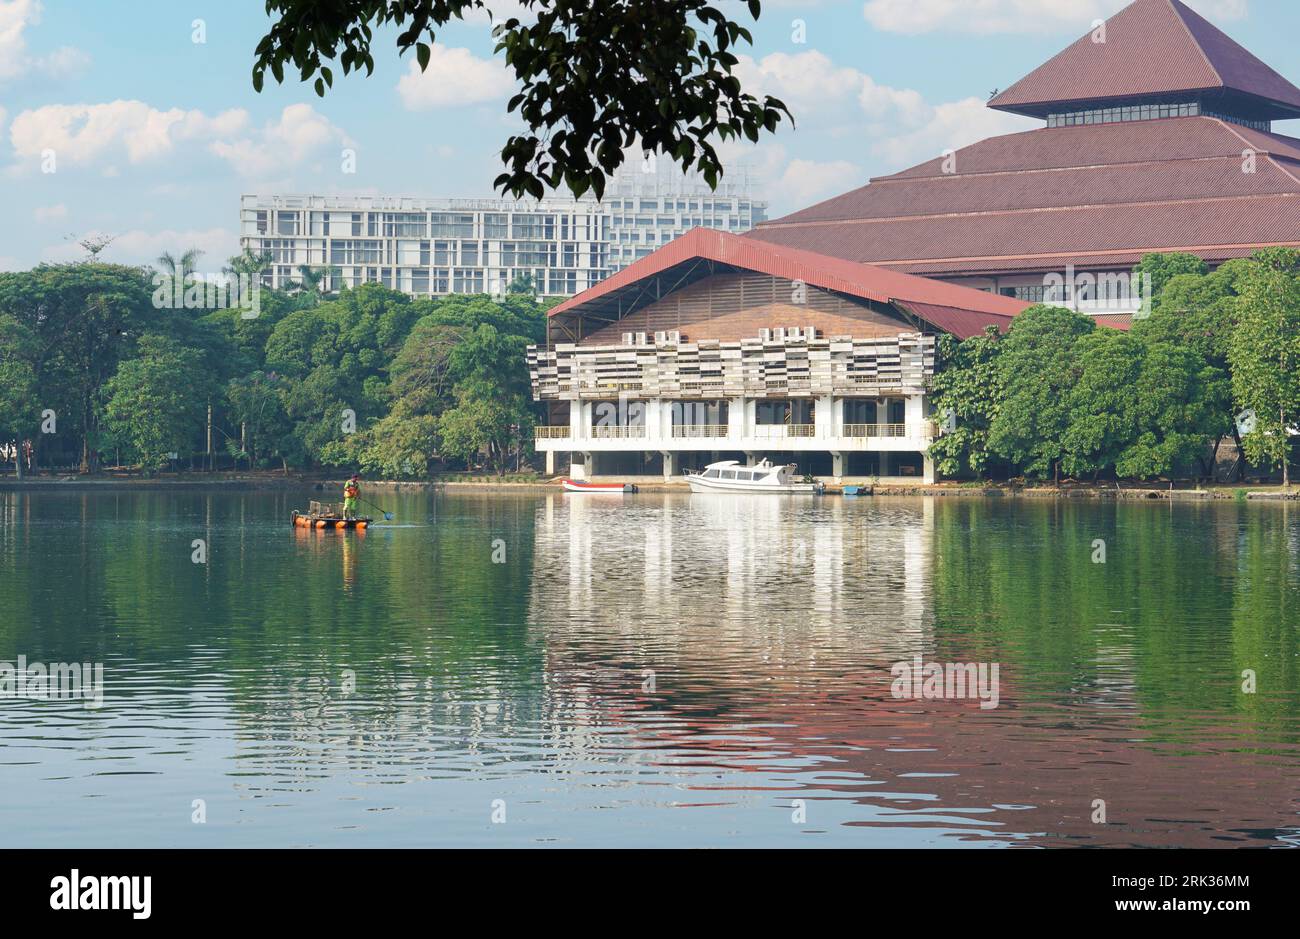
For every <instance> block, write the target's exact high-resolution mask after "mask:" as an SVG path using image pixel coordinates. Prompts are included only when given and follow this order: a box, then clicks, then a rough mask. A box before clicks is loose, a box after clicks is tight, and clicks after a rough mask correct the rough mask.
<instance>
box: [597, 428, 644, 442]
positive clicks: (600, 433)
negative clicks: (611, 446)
mask: <svg viewBox="0 0 1300 939" xmlns="http://www.w3.org/2000/svg"><path fill="white" fill-rule="evenodd" d="M644 436H645V425H644V424H636V425H633V426H631V427H615V426H609V427H593V428H592V429H591V439H593V440H634V439H636V438H638V437H644Z"/></svg>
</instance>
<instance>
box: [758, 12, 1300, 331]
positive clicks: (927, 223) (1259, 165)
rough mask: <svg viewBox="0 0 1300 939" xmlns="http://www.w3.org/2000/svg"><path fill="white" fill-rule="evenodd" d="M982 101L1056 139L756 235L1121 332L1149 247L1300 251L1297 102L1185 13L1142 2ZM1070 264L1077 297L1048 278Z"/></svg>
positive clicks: (826, 206)
mask: <svg viewBox="0 0 1300 939" xmlns="http://www.w3.org/2000/svg"><path fill="white" fill-rule="evenodd" d="M989 106H990V107H992V108H996V109H999V110H1002V111H1010V112H1012V113H1015V114H1022V115H1025V116H1027V117H1031V118H1036V119H1039V120H1042V121H1044V122H1045V125H1046V126H1043V127H1041V128H1038V129H1036V130H1029V131H1027V132H1025V133H1018V134H1011V135H1008V136H1003V137H995V138H992V139H989V140H984V141H981V142H980V143H976V144H973V145H972V146H969V147H964V148H962V149H961V150H958V151H956V152H955V153H951V152H950V153H948V154H944V155H937V156H936V157H935V159H933V160H930V161H929V162H926V163H922V164H921V165H919V166H915V167H912V168H911V169H906V170H903V171H902V172H899V173H895V174H893V175H890V176H884V177H881V178H878V179H873V180H871V182H870V184H869V185H867V186H864V187H862V188H860V189H855V190H853V191H852V192H849V193H846V194H844V195H841V196H838V197H836V198H833V199H829V200H827V201H825V202H822V203H820V204H818V205H814V206H812V207H810V208H806V209H803V210H801V211H798V212H795V213H793V214H791V215H787V216H785V217H783V218H779V219H775V220H773V221H771V222H768V223H764V224H760V226H759V228H758V229H757V231H755V232H754V235H753V236H754V237H755V238H760V239H763V240H764V241H768V242H771V243H773V244H779V245H786V246H790V247H797V248H803V249H805V250H808V251H816V252H819V253H821V254H827V255H833V256H835V257H840V258H845V259H848V260H853V261H864V262H868V263H871V264H880V265H885V266H888V267H890V268H893V269H895V270H899V271H906V272H908V273H912V274H922V275H926V276H933V277H938V278H942V279H945V280H951V281H954V282H957V283H963V284H967V285H970V286H975V287H979V288H981V289H985V290H991V291H994V292H996V293H1003V294H1007V295H1011V296H1016V297H1019V298H1022V299H1026V300H1032V301H1041V300H1044V299H1051V300H1057V301H1074V302H1076V303H1078V305H1080V307H1081V308H1082V309H1085V310H1089V311H1092V310H1093V309H1094V308H1096V307H1098V306H1100V308H1101V309H1100V312H1108V313H1109V312H1114V313H1116V314H1117V315H1116V316H1115V318H1114V320H1112V322H1114V323H1115V324H1116V325H1126V324H1127V322H1128V316H1127V315H1125V314H1131V313H1132V312H1133V310H1134V309H1136V304H1134V303H1133V302H1132V301H1133V300H1134V298H1133V297H1132V296H1131V295H1129V296H1127V297H1126V296H1125V294H1126V293H1127V291H1125V290H1124V287H1125V286H1126V285H1125V284H1124V283H1123V282H1122V281H1120V280H1118V279H1117V277H1116V275H1118V274H1123V273H1125V272H1127V271H1128V270H1130V269H1131V268H1132V266H1133V264H1134V263H1136V262H1137V261H1138V260H1140V259H1141V257H1142V255H1143V254H1145V253H1147V252H1152V251H1190V252H1193V253H1195V254H1198V255H1200V256H1202V257H1204V258H1205V259H1206V260H1207V261H1210V262H1211V263H1218V262H1221V261H1224V260H1226V259H1228V258H1236V257H1245V256H1249V255H1250V254H1252V253H1254V252H1255V251H1256V250H1257V249H1258V248H1260V247H1262V246H1267V245H1278V244H1282V245H1297V244H1300V140H1297V139H1295V138H1292V137H1287V136H1283V135H1281V134H1275V133H1273V132H1272V130H1271V122H1272V121H1277V120H1289V119H1294V118H1297V117H1300V89H1297V88H1296V87H1295V86H1293V85H1292V84H1291V83H1290V82H1288V81H1287V80H1286V79H1284V78H1283V77H1282V76H1280V75H1279V74H1278V73H1277V72H1275V71H1273V70H1272V69H1271V68H1269V67H1268V66H1267V65H1265V64H1264V63H1263V62H1261V61H1260V60H1259V59H1257V58H1255V57H1254V56H1253V55H1251V54H1250V53H1249V52H1247V51H1246V50H1245V49H1243V48H1242V47H1241V46H1239V45H1238V44H1237V43H1235V42H1233V41H1232V40H1231V39H1230V38H1228V37H1227V36H1226V35H1224V34H1223V33H1222V32H1220V31H1219V30H1218V29H1216V28H1215V27H1214V26H1212V25H1210V23H1208V22H1207V21H1206V20H1204V19H1203V18H1201V17H1200V16H1198V15H1197V14H1196V13H1195V12H1193V11H1192V10H1190V9H1189V8H1188V7H1186V6H1185V5H1184V4H1183V3H1181V2H1179V0H1137V2H1136V3H1133V4H1131V5H1130V6H1129V7H1127V8H1125V9H1124V10H1122V11H1120V12H1119V13H1118V14H1116V15H1115V16H1114V17H1112V18H1111V19H1110V20H1108V21H1107V22H1106V24H1105V27H1104V29H1094V30H1093V31H1092V32H1090V33H1089V34H1088V35H1087V36H1084V37H1083V38H1082V39H1080V40H1079V41H1078V42H1076V43H1075V44H1074V45H1072V46H1070V47H1069V48H1068V49H1066V50H1065V51H1063V52H1062V53H1060V54H1059V55H1057V56H1056V57H1055V58H1053V59H1051V60H1050V61H1048V62H1047V63H1046V64H1045V65H1043V66H1041V67H1040V68H1038V69H1037V70H1035V71H1034V72H1032V73H1030V74H1029V75H1028V76H1026V77H1025V78H1023V79H1021V80H1020V81H1018V82H1016V83H1015V84H1014V85H1012V86H1011V87H1010V88H1008V89H1007V90H1006V91H1003V92H1002V93H1001V94H999V95H997V96H996V97H994V98H993V99H992V100H991V101H990V102H989ZM1067 268H1071V269H1073V270H1074V271H1077V272H1078V276H1079V280H1078V281H1076V287H1077V289H1076V290H1073V291H1071V290H1068V289H1063V288H1064V286H1065V285H1060V284H1058V282H1057V281H1056V280H1055V278H1054V279H1053V281H1052V282H1051V283H1049V282H1048V281H1047V276H1048V275H1057V277H1060V278H1061V279H1064V277H1063V275H1065V273H1066V271H1067ZM1101 275H1105V276H1101ZM1054 288H1055V289H1056V295H1055V296H1052V294H1051V291H1052V290H1053V289H1054ZM1061 293H1064V294H1065V296H1061ZM1126 300H1127V301H1128V302H1127V303H1126V302H1125V301H1126ZM1085 301H1086V302H1085ZM1099 301H1110V302H1099Z"/></svg>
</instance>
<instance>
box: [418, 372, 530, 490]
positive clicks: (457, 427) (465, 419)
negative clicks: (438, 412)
mask: <svg viewBox="0 0 1300 939" xmlns="http://www.w3.org/2000/svg"><path fill="white" fill-rule="evenodd" d="M497 392H498V389H496V388H494V387H493V386H492V385H491V384H489V383H487V382H483V381H471V382H468V383H466V384H464V385H461V386H460V387H458V388H457V389H456V406H455V407H453V408H452V409H451V410H449V411H447V412H446V413H445V414H443V416H442V417H441V418H439V420H438V431H439V433H440V434H441V436H442V449H443V450H444V452H446V453H447V454H449V455H451V456H455V457H460V458H461V459H463V460H465V461H466V463H469V464H471V465H472V464H473V461H474V460H475V459H476V458H477V457H478V456H479V455H483V456H484V457H485V462H486V464H487V468H488V469H489V470H495V471H496V473H497V474H498V475H500V474H502V473H504V472H505V470H506V466H507V462H508V459H507V458H508V454H509V452H510V449H511V446H512V445H513V444H514V443H516V442H518V441H519V440H521V439H523V438H524V435H525V434H527V433H530V432H531V430H532V418H531V416H530V415H529V412H528V407H527V404H526V402H525V400H524V399H523V397H522V396H520V395H517V394H516V395H506V396H501V395H499V394H498V393H497Z"/></svg>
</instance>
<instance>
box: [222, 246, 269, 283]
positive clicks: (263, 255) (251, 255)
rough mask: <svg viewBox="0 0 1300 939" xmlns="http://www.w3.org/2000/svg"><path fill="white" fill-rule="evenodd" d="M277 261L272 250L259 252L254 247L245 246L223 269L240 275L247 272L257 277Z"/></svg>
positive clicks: (250, 275)
mask: <svg viewBox="0 0 1300 939" xmlns="http://www.w3.org/2000/svg"><path fill="white" fill-rule="evenodd" d="M274 261H275V258H274V257H273V256H272V255H271V252H270V251H262V252H260V253H259V252H257V251H254V250H253V249H252V248H245V249H244V250H243V251H241V252H240V253H239V254H237V255H235V256H234V257H233V258H231V259H230V260H229V261H228V262H227V264H226V266H225V267H223V268H222V269H221V272H222V273H223V274H234V275H235V276H236V277H238V276H239V275H240V274H247V275H248V276H249V277H256V276H257V275H258V274H261V273H262V272H263V271H265V270H266V269H267V268H268V267H270V266H271V264H272V263H273V262H274Z"/></svg>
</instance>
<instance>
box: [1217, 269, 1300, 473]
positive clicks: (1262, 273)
mask: <svg viewBox="0 0 1300 939" xmlns="http://www.w3.org/2000/svg"><path fill="white" fill-rule="evenodd" d="M1229 360H1230V362H1231V364H1232V390H1233V394H1234V395H1235V396H1236V398H1237V403H1238V404H1239V405H1241V407H1243V408H1248V409H1250V410H1252V411H1254V412H1255V429H1254V431H1252V432H1251V433H1249V434H1247V435H1246V436H1245V437H1244V438H1243V439H1242V445H1243V446H1244V447H1245V450H1246V455H1247V456H1248V457H1249V458H1250V460H1251V462H1253V463H1260V462H1267V463H1280V464H1281V465H1282V484H1283V485H1287V486H1289V485H1290V483H1291V475H1290V469H1289V467H1290V462H1291V460H1290V456H1291V437H1292V435H1293V432H1294V431H1295V429H1296V427H1297V426H1298V425H1300V252H1297V251H1295V250H1293V249H1291V248H1266V249H1264V250H1263V251H1260V252H1258V253H1257V254H1256V255H1255V257H1254V263H1253V264H1252V265H1251V266H1250V268H1249V270H1248V271H1247V272H1246V273H1245V275H1244V276H1243V277H1242V280H1241V300H1240V304H1239V312H1238V320H1237V328H1236V329H1235V330H1234V331H1233V334H1232V341H1231V344H1230V348H1229Z"/></svg>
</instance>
